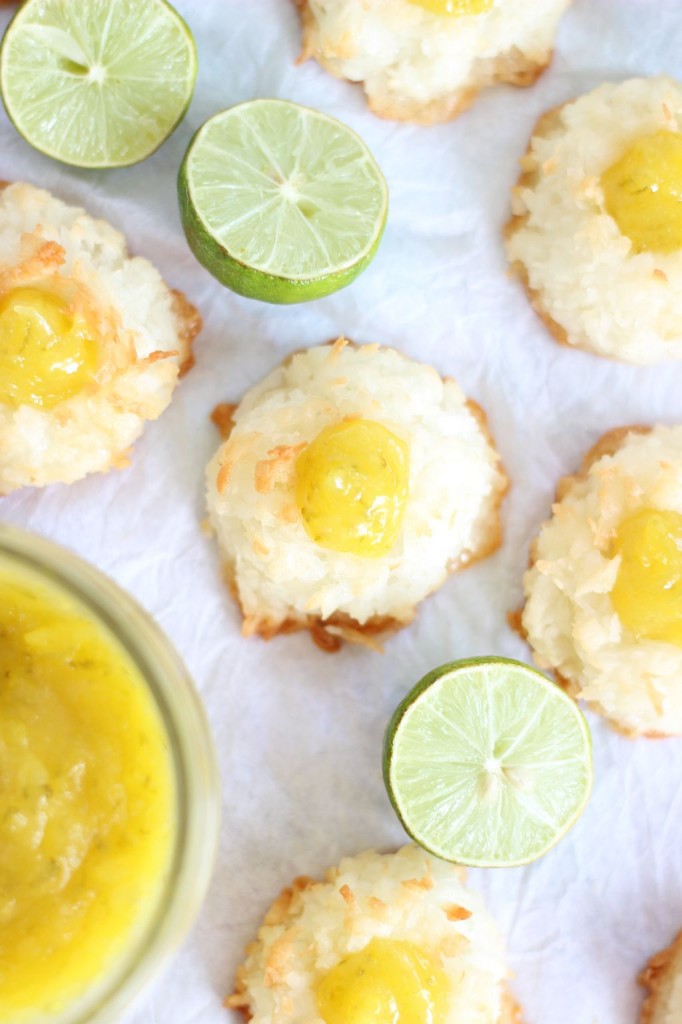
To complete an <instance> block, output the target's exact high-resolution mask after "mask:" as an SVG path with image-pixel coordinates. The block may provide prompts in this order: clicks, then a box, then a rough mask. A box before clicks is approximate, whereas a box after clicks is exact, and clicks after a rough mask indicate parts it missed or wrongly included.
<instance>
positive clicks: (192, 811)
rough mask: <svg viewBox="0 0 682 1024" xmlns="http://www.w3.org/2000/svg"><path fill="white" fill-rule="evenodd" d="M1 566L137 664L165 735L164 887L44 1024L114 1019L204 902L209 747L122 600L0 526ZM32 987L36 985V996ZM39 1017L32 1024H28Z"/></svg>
mask: <svg viewBox="0 0 682 1024" xmlns="http://www.w3.org/2000/svg"><path fill="white" fill-rule="evenodd" d="M0 564H2V565H3V566H7V568H9V569H10V570H11V568H12V567H13V566H14V567H16V569H17V570H19V571H24V572H30V573H31V574H33V575H37V576H38V577H39V578H42V579H43V580H44V581H45V582H46V583H47V584H50V583H51V584H53V585H57V586H58V587H60V588H61V589H62V590H64V591H65V592H66V593H67V594H69V595H70V596H72V597H73V598H75V599H76V601H78V602H80V603H81V605H84V606H85V608H86V609H87V610H88V611H89V612H90V613H91V614H92V615H93V616H95V617H96V618H97V619H98V620H99V621H100V622H101V623H102V624H103V625H104V626H105V627H106V628H108V629H109V630H110V631H111V633H113V635H114V636H115V638H116V639H117V640H118V642H119V643H120V644H121V645H122V646H123V648H124V649H125V650H126V652H127V653H128V655H129V656H130V657H131V658H132V660H133V661H134V662H135V664H136V665H137V667H138V669H139V671H140V673H141V675H142V678H143V679H144V680H145V682H146V684H147V686H148V688H149V692H150V694H151V695H152V698H153V700H154V703H155V705H156V707H157V709H158V713H159V716H160V718H161V721H162V724H163V727H164V729H165V732H166V735H167V737H168V743H169V749H170V753H171V763H172V769H173V775H174V783H175V791H176V801H177V829H176V831H175V835H174V839H173V851H172V854H171V867H170V870H169V874H168V880H167V882H166V883H165V885H164V888H163V890H162V892H161V894H160V897H159V898H158V899H157V901H156V904H155V907H154V910H153V912H152V913H151V914H150V918H149V920H148V922H147V923H146V924H145V927H144V928H143V929H142V930H139V929H137V930H135V935H134V938H133V939H132V940H131V945H130V948H127V949H126V951H125V953H124V955H123V956H122V957H119V958H118V959H117V960H116V962H115V963H114V964H113V965H112V967H111V969H110V970H109V971H107V973H106V976H104V977H102V978H100V979H98V980H97V981H96V982H95V983H94V984H93V985H91V986H89V988H88V990H87V991H86V993H85V994H84V995H83V996H82V997H81V998H79V999H78V1000H77V1002H76V1003H73V1004H70V1005H69V1006H68V1007H66V1008H65V1009H63V1010H60V1012H59V1013H57V1014H56V1015H54V1014H53V1015H52V1016H49V1015H47V1016H46V1015H44V1014H43V1015H42V1016H41V1017H40V1018H39V1019H40V1020H42V1021H45V1022H46V1024H47V1022H48V1021H49V1022H50V1024H86V1022H87V1024H105V1022H110V1021H117V1020H119V1019H120V1017H121V1014H122V1013H123V1012H124V1010H125V1009H126V1008H127V1007H128V1005H129V1004H130V1003H131V1001H132V1000H133V999H134V998H135V996H136V995H137V994H138V993H139V992H140V990H141V989H142V987H143V986H144V985H145V984H146V983H147V982H148V981H149V980H150V978H151V977H152V975H153V974H155V973H156V972H157V971H158V970H159V969H160V968H161V966H162V965H163V964H164V963H165V962H166V961H167V960H168V959H169V957H170V956H171V955H172V954H173V952H174V951H175V950H176V949H177V947H178V946H179V944H180V942H181V941H182V939H183V937H184V936H185V934H186V933H187V931H188V930H189V928H190V926H191V925H192V923H193V921H194V919H195V917H196V915H197V913H198V911H199V908H200V906H201V904H202V902H203V899H204V896H205V894H206V890H207V888H208V884H209V881H210V878H211V874H212V871H213V865H214V861H215V854H216V849H217V842H218V831H219V824H220V783H219V776H218V769H217V761H216V756H215V748H214V745H213V739H212V736H211V732H210V729H209V725H208V721H207V718H206V714H205V712H204V708H203V705H202V703H201V700H200V698H199V696H198V694H197V692H196V690H195V688H194V684H193V683H192V680H191V678H190V676H189V675H188V673H187V670H186V669H185V667H184V665H183V664H182V662H181V661H180V658H179V657H178V655H177V654H176V653H175V651H174V650H173V647H172V646H171V644H170V642H169V640H168V639H167V638H166V637H165V636H164V635H163V633H162V632H161V630H160V629H159V628H158V626H157V625H156V624H155V623H154V622H153V620H152V619H151V617H150V616H149V615H148V614H147V613H146V612H145V611H144V610H143V609H142V608H141V607H140V605H138V604H137V603H136V602H135V601H134V600H133V599H132V598H131V597H129V596H128V594H126V593H125V592H124V591H123V590H121V589H120V587H118V586H117V585H116V584H115V583H113V582H112V581H111V580H110V579H108V578H107V577H106V576H104V575H103V574H102V573H101V572H99V571H98V570H97V569H95V568H93V567H92V566H91V565H88V563H87V562H84V561H83V560H82V559H80V558H78V557H76V556H75V555H73V554H72V553H71V552H70V551H67V550H65V549H64V548H61V547H58V546H57V545H56V544H53V543H51V542H50V541H47V540H44V539H43V538H42V537H38V536H36V535H35V534H32V533H27V532H25V531H23V530H19V529H17V528H16V527H14V526H9V525H6V524H4V523H0ZM39 987H40V980H39V977H36V988H37V989H38V990H39ZM37 1019H38V1018H34V1017H32V1018H31V1020H37Z"/></svg>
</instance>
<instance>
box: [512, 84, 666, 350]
mask: <svg viewBox="0 0 682 1024" xmlns="http://www.w3.org/2000/svg"><path fill="white" fill-rule="evenodd" d="M521 163H522V169H523V170H522V174H521V177H520V179H519V182H518V185H517V186H516V188H515V190H514V194H513V201H512V212H513V217H512V220H511V221H510V223H509V224H508V226H507V250H508V254H509V259H510V260H511V263H512V267H513V269H514V270H515V272H516V273H517V274H518V276H519V277H520V278H521V279H522V281H523V282H524V283H525V285H526V288H527V290H528V293H529V295H530V298H531V301H532V304H533V306H534V307H535V309H536V310H537V312H538V313H539V314H540V316H541V317H542V319H543V320H544V321H545V323H546V324H547V326H548V327H549V329H550V330H551V332H552V333H553V334H554V336H555V337H556V338H557V340H559V341H561V342H564V343H566V344H568V345H574V346H576V347H578V348H582V349H585V350H587V351H589V352H594V353H596V354H597V355H602V356H610V357H613V358H617V359H622V360H625V361H627V362H630V363H640V364H644V363H657V362H661V361H663V360H668V359H682V200H681V198H680V197H681V196H682V86H680V85H679V84H678V83H677V82H675V81H673V80H672V79H670V78H664V77H661V78H650V79H646V78H636V79H632V80H630V81H627V82H622V83H620V84H618V85H603V86H601V88H599V89H596V90H595V91H594V92H591V93H589V94H588V95H586V96H583V97H581V98H580V99H578V100H575V101H574V102H572V103H567V104H566V105H565V106H563V107H560V108H559V109H557V110H553V111H550V112H549V113H548V114H545V116H544V117H542V118H541V119H540V121H539V122H538V124H537V126H536V128H535V131H534V133H533V137H532V138H531V141H530V146H529V149H528V152H527V154H526V156H525V157H524V158H523V160H522V162H521Z"/></svg>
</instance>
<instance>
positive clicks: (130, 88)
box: [0, 0, 198, 169]
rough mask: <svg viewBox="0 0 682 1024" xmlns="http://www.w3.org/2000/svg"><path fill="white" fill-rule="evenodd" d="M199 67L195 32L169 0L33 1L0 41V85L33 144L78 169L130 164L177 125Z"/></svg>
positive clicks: (10, 109) (12, 117) (28, 0)
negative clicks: (103, 2) (107, 0)
mask: <svg viewBox="0 0 682 1024" xmlns="http://www.w3.org/2000/svg"><path fill="white" fill-rule="evenodd" d="M197 68H198V56H197V49H196V43H195V41H194V37H193V35H192V33H191V31H190V29H189V27H188V26H187V24H186V22H185V21H184V19H183V18H182V17H181V16H180V14H178V12H177V11H176V10H175V9H174V8H173V7H172V6H171V5H170V4H169V3H168V2H167V0H144V2H140V0H109V2H108V3H107V4H106V5H104V6H103V5H102V4H101V3H98V2H95V0H79V2H78V3H74V4H72V5H69V4H64V3H62V2H60V0H26V2H25V3H24V4H23V5H22V6H21V7H20V8H19V10H18V11H17V13H16V14H15V15H14V17H13V19H12V21H11V22H10V24H9V25H8V27H7V30H6V32H5V35H4V37H3V40H2V46H1V47H0V90H1V91H2V98H3V102H4V105H5V109H6V111H7V114H8V117H9V118H10V120H11V121H12V123H13V124H14V126H15V128H16V129H17V131H18V132H19V134H20V135H21V136H22V137H23V138H24V139H25V140H26V141H27V142H28V143H29V144H30V145H31V146H33V147H34V149H37V150H38V151H39V152H41V153H44V154H45V155H46V156H49V157H52V158H53V159H55V160H59V161H61V162H62V163H66V164H70V165H72V166H75V167H82V168H86V169H97V168H110V167H125V166H129V165H130V164H135V163H139V162H140V161H141V160H144V159H145V158H146V157H148V156H150V155H151V154H152V153H153V152H155V151H156V150H157V149H158V148H159V147H160V146H161V145H162V144H163V143H164V142H165V141H166V139H167V138H168V137H169V135H171V134H172V132H173V131H174V130H175V128H176V127H177V125H178V124H179V123H180V121H181V120H182V119H183V117H184V116H185V114H186V112H187V109H188V108H189V105H190V102H191V99H192V95H193V92H194V85H195V81H196V75H197ZM157 69H158V71H157Z"/></svg>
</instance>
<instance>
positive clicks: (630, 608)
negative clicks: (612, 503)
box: [611, 508, 682, 647]
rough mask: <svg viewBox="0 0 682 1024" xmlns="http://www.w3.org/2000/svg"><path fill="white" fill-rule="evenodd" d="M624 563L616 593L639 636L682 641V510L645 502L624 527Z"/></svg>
mask: <svg viewBox="0 0 682 1024" xmlns="http://www.w3.org/2000/svg"><path fill="white" fill-rule="evenodd" d="M612 555H620V556H621V559H622V561H621V565H620V569H619V570H618V577H617V579H616V583H615V586H614V588H613V590H612V591H611V599H612V601H613V606H614V608H615V609H616V612H617V613H618V616H619V618H620V620H621V622H622V623H623V625H624V626H625V627H626V629H629V630H631V631H632V632H633V633H634V634H635V636H637V637H642V638H644V639H648V640H664V641H666V642H668V643H671V644H678V645H679V646H681V647H682V515H681V514H680V513H679V512H661V511H658V510H656V509H652V508H643V509H640V510H639V511H638V512H635V513H634V515H632V516H630V517H629V518H627V519H626V520H625V521H624V522H623V523H621V526H620V527H619V529H618V533H617V535H616V539H615V542H614V545H613V550H612Z"/></svg>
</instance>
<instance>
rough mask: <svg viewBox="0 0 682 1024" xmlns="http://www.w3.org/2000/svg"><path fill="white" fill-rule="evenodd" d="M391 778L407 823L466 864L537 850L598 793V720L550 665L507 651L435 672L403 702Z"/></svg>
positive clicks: (432, 846)
mask: <svg viewBox="0 0 682 1024" xmlns="http://www.w3.org/2000/svg"><path fill="white" fill-rule="evenodd" d="M384 777H385V781H386V785H387V789H388V793H389V796H390V798H391V801H392V803H393V806H394V808H395V810H396V812H397V814H398V816H399V817H400V819H401V821H402V823H403V825H404V827H405V829H406V831H407V832H408V833H409V834H410V835H411V836H412V837H413V838H414V839H415V840H416V841H417V842H418V843H419V844H420V845H422V846H424V847H425V848H426V849H428V850H430V851H431V852H432V853H434V854H435V855H436V856H439V857H442V858H443V859H445V860H451V861H456V862H457V863H460V864H470V865H477V866H491V867H492V866H513V865H517V864H525V863H528V862H529V861H532V860H535V859H536V858H537V857H540V856H541V855H542V854H543V853H545V852H546V851H547V850H549V849H550V848H551V847H552V846H553V845H554V844H555V843H556V842H558V840H559V839H560V838H561V837H562V836H563V835H564V834H565V833H566V832H567V831H568V829H569V828H570V827H571V826H572V825H573V824H574V823H575V822H576V820H577V819H578V817H579V816H580V814H581V813H582V811H583V809H584V807H585V804H586V803H587V800H588V798H589V795H590V791H591V786H592V755H591V740H590V734H589V729H588V727H587V723H586V721H585V718H584V716H583V715H582V714H581V712H580V711H579V709H578V708H577V706H576V705H575V704H574V702H573V701H572V700H571V699H570V698H569V697H568V696H567V695H566V694H565V693H563V691H562V690H560V689H559V687H558V686H556V685H555V684H554V683H552V682H550V681H549V680H548V679H546V678H545V676H543V675H542V674H541V673H539V672H536V671H535V670H533V669H531V668H529V667H528V666H526V665H522V664H521V663H519V662H514V661H509V660H506V659H501V658H486V659H473V660H471V661H465V662H454V663H453V664H450V665H444V666H443V667H442V668H439V669H436V670H435V671H434V672H432V673H431V674H430V675H428V676H426V677H425V678H424V679H423V680H422V681H421V682H420V683H419V684H418V685H417V686H416V687H415V688H414V690H412V692H411V693H410V694H408V696H407V697H406V698H405V700H404V701H403V702H402V704H401V705H400V706H399V707H398V709H397V711H396V712H395V714H394V716H393V718H392V720H391V722H390V724H389V727H388V730H387V734H386V741H385V748H384Z"/></svg>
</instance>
